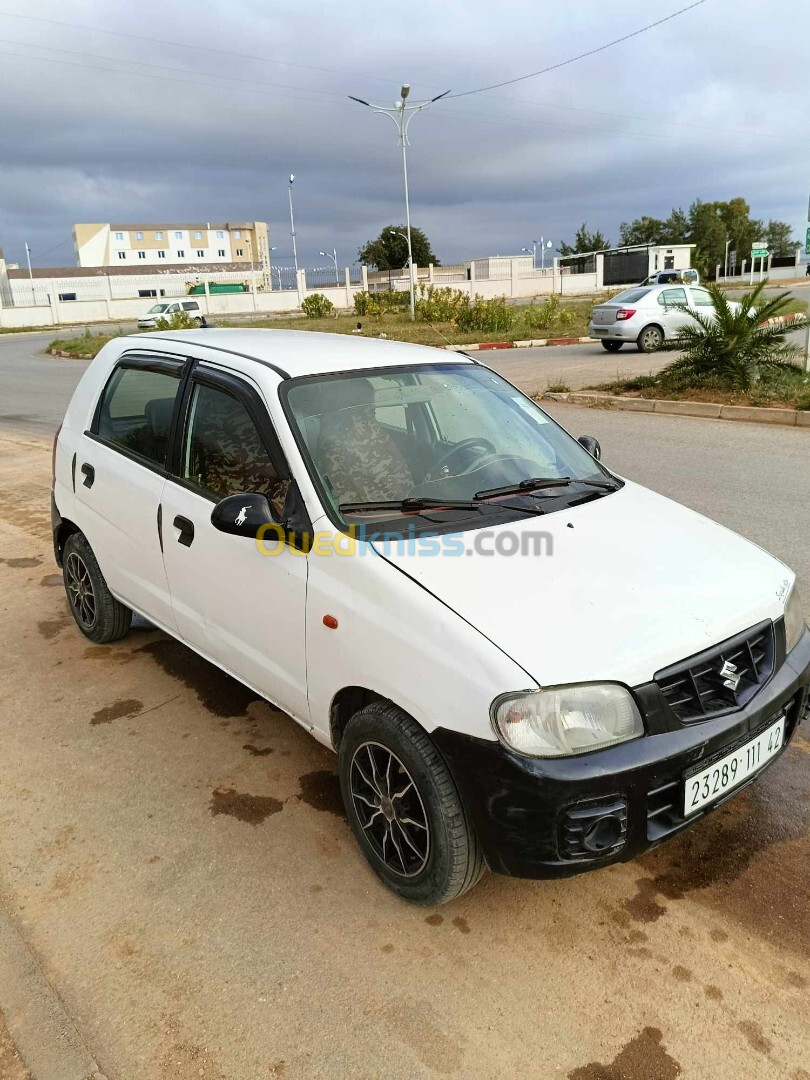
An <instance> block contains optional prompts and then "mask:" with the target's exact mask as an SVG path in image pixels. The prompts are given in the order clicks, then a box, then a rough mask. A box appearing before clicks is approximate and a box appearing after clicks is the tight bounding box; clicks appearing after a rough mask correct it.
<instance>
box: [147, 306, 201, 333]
mask: <svg viewBox="0 0 810 1080" xmlns="http://www.w3.org/2000/svg"><path fill="white" fill-rule="evenodd" d="M181 311H185V312H186V314H187V315H189V316H190V317H191V318H192V319H194V321H195V322H196V323H197V325H198V326H204V325H205V316H204V315H203V310H202V308H201V307H200V305H199V302H198V301H197V300H162V301H161V302H160V303H159V304H153V305H152V307H150V308H149V310H148V311H147V313H146V314H145V315H142V316H141V318H140V319H138V326H139V327H141V328H143V329H146V330H151V329H154V327H155V325H156V324H157V322H158V320H159V319H171V318H172V316H173V315H178V314H179V313H180V312H181Z"/></svg>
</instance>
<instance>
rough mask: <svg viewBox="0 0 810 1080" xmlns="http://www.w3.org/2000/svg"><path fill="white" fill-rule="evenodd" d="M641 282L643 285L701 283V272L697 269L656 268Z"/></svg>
mask: <svg viewBox="0 0 810 1080" xmlns="http://www.w3.org/2000/svg"><path fill="white" fill-rule="evenodd" d="M640 284H642V285H699V284H700V274H699V273H698V271H697V270H692V269H689V270H656V272H655V273H654V274H650V276H649V277H648V278H645V279H644V280H643V281H642V282H641V283H640Z"/></svg>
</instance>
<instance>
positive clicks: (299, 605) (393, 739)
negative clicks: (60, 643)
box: [52, 330, 810, 904]
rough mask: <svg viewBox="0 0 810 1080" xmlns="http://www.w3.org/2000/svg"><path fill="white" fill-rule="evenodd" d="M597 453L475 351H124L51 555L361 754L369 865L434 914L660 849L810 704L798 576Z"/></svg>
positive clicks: (68, 466) (60, 504)
mask: <svg viewBox="0 0 810 1080" xmlns="http://www.w3.org/2000/svg"><path fill="white" fill-rule="evenodd" d="M598 458H599V447H598V444H597V443H596V440H594V439H588V438H586V437H583V438H582V439H581V440H580V441H577V440H576V439H574V438H572V437H571V436H570V435H568V434H567V433H566V432H565V431H564V430H563V429H562V428H561V427H560V426H559V425H558V424H557V423H555V422H554V421H553V420H552V419H551V418H550V417H549V416H548V415H547V414H546V413H545V412H543V410H542V409H540V408H539V407H538V405H537V404H536V403H535V402H534V401H532V400H531V399H530V398H527V397H525V396H524V395H523V394H522V393H520V392H519V391H518V390H516V389H515V388H514V387H513V386H511V385H510V384H509V383H508V382H506V381H505V380H504V379H503V378H501V377H500V376H499V375H497V374H496V373H495V372H494V371H491V370H490V369H489V368H487V367H485V366H483V365H482V364H480V363H478V362H477V361H476V360H474V359H471V358H470V357H467V356H464V355H461V354H454V355H447V354H445V353H440V352H437V351H436V350H434V349H428V348H424V347H421V346H415V345H405V344H400V343H395V342H379V341H371V340H363V339H359V340H358V339H355V338H351V337H343V336H333V335H323V334H311V333H306V332H297V333H295V332H283V331H272V330H208V331H192V332H183V331H177V332H174V333H155V334H143V335H139V336H135V337H129V338H126V337H123V338H118V339H116V340H114V341H112V342H110V343H109V344H108V345H106V346H105V347H104V348H103V349H102V351H101V352H100V353H99V355H98V356H97V357H96V359H95V360H94V361H93V363H92V364H91V365H90V366H89V367H88V369H87V371H86V372H85V374H84V376H83V377H82V380H81V382H80V383H79V386H78V387H77V389H76V392H75V394H74V396H73V400H72V401H71V403H70V406H69V408H68V411H67V414H66V416H65V420H64V423H63V424H62V427H61V429H60V431H59V432H58V433H57V437H56V440H55V444H54V487H53V502H52V514H53V537H54V548H55V553H56V558H57V561H58V562H59V564H60V565H61V566H62V567H63V572H64V579H65V587H66V591H67V597H68V601H69V604H70V609H71V611H72V613H73V616H74V618H75V620H76V623H77V625H78V627H79V629H80V630H81V631H82V633H84V634H85V635H86V636H87V637H88V638H90V640H92V641H94V642H109V641H114V640H115V639H117V638H120V637H122V636H123V635H125V634H126V633H127V630H128V628H129V625H130V619H131V616H132V612H133V611H136V612H140V613H141V614H142V615H144V616H145V617H146V618H147V619H149V620H150V621H151V622H152V623H154V624H155V625H156V626H158V627H160V628H161V629H163V630H165V631H166V632H167V633H168V634H171V635H173V636H174V637H176V638H178V639H179V640H180V641H182V642H184V643H185V644H186V645H188V646H189V648H191V649H194V650H195V651H196V652H198V653H200V654H201V655H202V656H204V657H206V658H207V659H209V660H210V661H212V662H213V663H215V664H217V665H219V666H220V667H221V668H222V669H224V670H225V671H227V672H229V673H230V674H231V675H233V676H235V677H236V678H237V679H240V680H241V681H243V682H244V683H246V684H248V685H249V686H250V687H252V688H253V689H254V690H255V691H256V693H257V694H259V695H262V696H263V697H265V698H267V699H268V700H270V701H272V702H274V703H275V704H276V705H278V706H279V707H280V708H283V709H284V710H286V712H288V713H289V714H290V716H291V717H293V719H294V720H296V721H297V722H298V723H299V724H301V725H302V726H303V727H304V728H306V730H307V731H309V732H311V733H312V735H314V737H315V738H316V739H318V740H319V741H320V742H322V743H323V744H325V745H326V746H329V747H331V748H332V749H334V750H335V751H336V752H337V754H338V756H339V763H338V765H339V773H340V782H341V788H342V792H343V799H344V803H345V808H346V814H347V817H348V820H349V823H350V826H351V828H352V830H353V832H354V834H355V836H356V838H357V841H358V843H359V845H360V847H361V849H362V851H363V853H364V854H365V856H366V858H367V859H368V861H369V863H370V864H371V866H372V867H373V869H374V870H375V871H376V873H377V874H378V875H379V876H380V878H382V880H383V881H384V882H385V883H386V884H387V885H388V886H389V887H391V888H392V889H393V890H395V891H396V892H397V893H398V894H399V895H401V896H403V897H405V898H407V899H409V900H412V901H416V902H420V903H424V904H436V903H440V902H442V901H445V900H449V899H451V898H453V897H455V896H458V895H459V894H460V893H462V892H463V891H464V890H465V889H467V888H469V887H470V886H471V885H473V884H474V883H475V881H476V880H477V879H478V877H479V876H480V874H481V873H482V871H483V869H484V867H485V866H488V867H489V868H490V869H492V870H494V871H497V872H499V873H505V874H514V875H519V876H525V877H549V876H563V875H568V874H572V873H576V872H578V871H582V870H587V869H591V868H595V867H600V866H605V865H606V864H608V863H611V862H615V861H618V860H623V859H628V858H631V857H633V856H635V855H636V854H638V853H639V852H642V851H644V850H646V849H647V848H650V847H652V846H654V845H655V844H657V843H659V842H660V841H661V840H664V839H665V838H667V837H669V836H672V835H674V834H676V833H678V832H680V831H681V830H682V829H684V828H686V827H687V826H688V825H690V824H692V823H693V822H696V821H698V820H699V819H700V818H702V817H703V816H704V814H705V813H706V812H707V811H708V810H710V809H711V808H712V807H714V806H716V805H718V804H719V803H721V802H722V801H723V800H725V799H726V798H728V797H729V796H730V795H731V794H732V793H733V792H734V791H736V790H739V788H740V787H741V786H743V785H745V784H747V783H748V782H750V781H751V780H752V779H753V778H754V777H756V776H757V775H758V774H759V772H760V771H761V770H762V769H764V768H765V767H766V766H767V765H769V764H771V763H772V762H773V761H774V759H775V758H776V757H777V755H778V754H779V753H781V751H782V749H783V748H784V746H785V745H786V744H787V742H788V740H789V739H790V738H791V736H792V735H793V733H794V731H795V729H796V727H797V725H798V723H799V722H800V720H801V718H802V716H803V715H804V713H805V711H806V709H807V703H808V683H810V633H809V632H807V631H806V629H805V625H804V618H803V615H802V611H801V605H800V602H799V597H798V594H797V592H796V588H795V578H794V574H793V573H792V571H791V570H789V569H788V568H787V567H786V566H784V565H783V564H782V563H781V562H779V561H778V560H776V559H774V558H773V557H771V556H770V555H768V554H767V553H766V552H764V551H763V550H762V549H761V548H759V547H757V546H756V545H754V544H751V543H749V542H748V541H747V540H743V539H741V538H740V537H738V536H735V535H734V534H733V533H731V532H729V531H728V530H727V529H725V528H722V527H720V526H719V525H716V524H714V523H713V522H711V521H708V520H707V519H706V518H703V517H700V515H698V514H695V513H694V512H693V511H691V510H687V509H684V508H683V507H682V506H679V505H677V504H676V503H674V502H671V501H669V500H668V499H666V498H664V497H663V496H661V495H657V494H655V493H654V492H651V491H647V490H645V489H644V488H642V487H639V486H638V485H637V484H634V483H631V482H630V481H627V480H623V479H621V478H620V477H618V476H616V475H615V474H614V473H612V472H611V471H610V470H608V469H607V468H605V467H604V466H603V465H602V464H600V462H599V460H598ZM268 842H272V837H271V836H268Z"/></svg>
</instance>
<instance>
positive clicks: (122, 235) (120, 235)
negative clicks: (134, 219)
mask: <svg viewBox="0 0 810 1080" xmlns="http://www.w3.org/2000/svg"><path fill="white" fill-rule="evenodd" d="M115 239H116V240H123V239H124V234H123V233H122V232H117V233H116V234H115Z"/></svg>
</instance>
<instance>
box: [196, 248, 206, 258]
mask: <svg viewBox="0 0 810 1080" xmlns="http://www.w3.org/2000/svg"><path fill="white" fill-rule="evenodd" d="M204 255H205V251H203V249H202V248H197V258H198V259H201V258H202V257H203V256H204Z"/></svg>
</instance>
